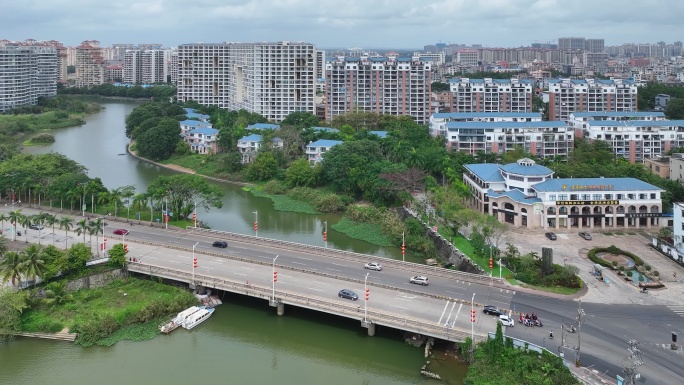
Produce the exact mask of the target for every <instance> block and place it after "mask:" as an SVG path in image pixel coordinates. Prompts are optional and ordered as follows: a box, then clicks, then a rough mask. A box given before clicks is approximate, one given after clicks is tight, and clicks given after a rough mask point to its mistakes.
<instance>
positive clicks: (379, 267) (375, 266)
mask: <svg viewBox="0 0 684 385" xmlns="http://www.w3.org/2000/svg"><path fill="white" fill-rule="evenodd" d="M363 268H364V269H369V270H375V271H382V265H381V264H379V263H377V262H368V263H367V264H365V265H364V266H363Z"/></svg>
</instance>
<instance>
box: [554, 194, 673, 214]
mask: <svg viewBox="0 0 684 385" xmlns="http://www.w3.org/2000/svg"><path fill="white" fill-rule="evenodd" d="M549 200H550V201H555V200H556V194H551V195H549ZM682 216H684V210H682Z"/></svg>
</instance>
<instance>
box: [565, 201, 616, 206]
mask: <svg viewBox="0 0 684 385" xmlns="http://www.w3.org/2000/svg"><path fill="white" fill-rule="evenodd" d="M619 204H620V201H556V206H589V205H619Z"/></svg>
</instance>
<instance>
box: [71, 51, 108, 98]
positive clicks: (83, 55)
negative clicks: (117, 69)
mask: <svg viewBox="0 0 684 385" xmlns="http://www.w3.org/2000/svg"><path fill="white" fill-rule="evenodd" d="M75 59H76V61H75V63H76V64H75V65H76V86H77V87H91V86H97V85H100V84H102V83H104V78H105V76H104V74H105V68H104V58H103V57H102V48H100V43H99V42H98V41H96V40H92V41H84V42H83V43H81V45H79V46H78V47H76V50H75Z"/></svg>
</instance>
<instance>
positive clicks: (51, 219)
mask: <svg viewBox="0 0 684 385" xmlns="http://www.w3.org/2000/svg"><path fill="white" fill-rule="evenodd" d="M43 217H44V218H45V224H46V225H48V226H50V227H52V244H53V245H54V244H55V225H56V224H58V223H59V220H58V219H57V216H56V215H52V214H48V213H45V214H44V216H43Z"/></svg>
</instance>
